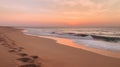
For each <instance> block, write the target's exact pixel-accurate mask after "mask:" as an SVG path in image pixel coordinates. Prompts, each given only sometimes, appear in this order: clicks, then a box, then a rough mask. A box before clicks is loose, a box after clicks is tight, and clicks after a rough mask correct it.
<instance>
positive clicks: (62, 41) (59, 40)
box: [40, 36, 120, 58]
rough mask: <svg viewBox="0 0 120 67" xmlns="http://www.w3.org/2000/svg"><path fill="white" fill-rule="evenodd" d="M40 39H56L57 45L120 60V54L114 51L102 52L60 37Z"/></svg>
mask: <svg viewBox="0 0 120 67" xmlns="http://www.w3.org/2000/svg"><path fill="white" fill-rule="evenodd" d="M40 37H43V38H49V39H54V40H56V42H57V43H60V44H62V45H66V46H71V47H74V48H79V49H83V50H86V51H90V52H94V53H97V54H100V55H104V56H109V57H114V58H120V52H113V51H107V50H102V49H96V48H90V47H87V46H84V45H80V44H77V43H74V42H73V41H72V40H70V39H65V38H58V37H51V36H40Z"/></svg>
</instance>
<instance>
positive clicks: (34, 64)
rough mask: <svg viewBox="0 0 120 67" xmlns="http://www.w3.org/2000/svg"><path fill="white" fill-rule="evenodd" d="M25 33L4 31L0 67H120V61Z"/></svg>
mask: <svg viewBox="0 0 120 67" xmlns="http://www.w3.org/2000/svg"><path fill="white" fill-rule="evenodd" d="M21 31H22V30H18V29H15V28H11V27H0V54H1V55H0V67H120V59H117V58H112V57H107V56H103V55H100V54H96V53H92V52H90V51H86V50H82V49H77V48H73V47H70V46H66V45H62V44H58V43H56V41H55V40H52V39H47V38H41V37H36V36H30V35H25V34H23V33H22V32H21ZM68 44H69V43H68ZM26 58H27V59H26ZM21 59H24V60H21ZM25 59H26V60H25ZM25 65H26V66H25ZM28 65H30V66H28Z"/></svg>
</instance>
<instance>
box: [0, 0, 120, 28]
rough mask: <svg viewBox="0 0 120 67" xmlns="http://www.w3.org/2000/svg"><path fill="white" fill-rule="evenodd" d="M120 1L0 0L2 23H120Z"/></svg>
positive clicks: (84, 24)
mask: <svg viewBox="0 0 120 67" xmlns="http://www.w3.org/2000/svg"><path fill="white" fill-rule="evenodd" d="M119 18H120V0H0V25H16V26H19V25H20V26H41V25H42V26H96V25H98V26H103V25H105V26H119V25H120V19H119Z"/></svg>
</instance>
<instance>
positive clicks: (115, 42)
mask: <svg viewBox="0 0 120 67" xmlns="http://www.w3.org/2000/svg"><path fill="white" fill-rule="evenodd" d="M24 29H25V30H24V33H25V34H31V35H36V36H48V37H49V36H50V37H58V38H68V39H71V40H72V41H73V42H74V43H77V44H78V45H79V44H80V45H81V44H82V45H84V46H86V47H90V48H96V49H103V50H109V51H117V52H119V51H120V28H79V27H72V28H66V27H62V28H58V27H54V28H24Z"/></svg>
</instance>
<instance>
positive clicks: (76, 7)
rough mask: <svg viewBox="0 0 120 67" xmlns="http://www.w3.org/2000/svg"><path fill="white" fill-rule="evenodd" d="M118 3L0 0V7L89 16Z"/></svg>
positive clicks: (104, 0) (112, 0) (107, 0)
mask: <svg viewBox="0 0 120 67" xmlns="http://www.w3.org/2000/svg"><path fill="white" fill-rule="evenodd" d="M118 2H119V0H0V7H2V8H6V9H8V10H13V11H18V12H26V13H27V12H30V13H60V14H80V15H84V14H85V15H89V14H90V15H91V14H101V13H104V12H107V11H109V10H110V9H111V7H112V8H115V6H114V5H115V4H116V3H118ZM119 4H120V2H119ZM114 10H116V9H114Z"/></svg>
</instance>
